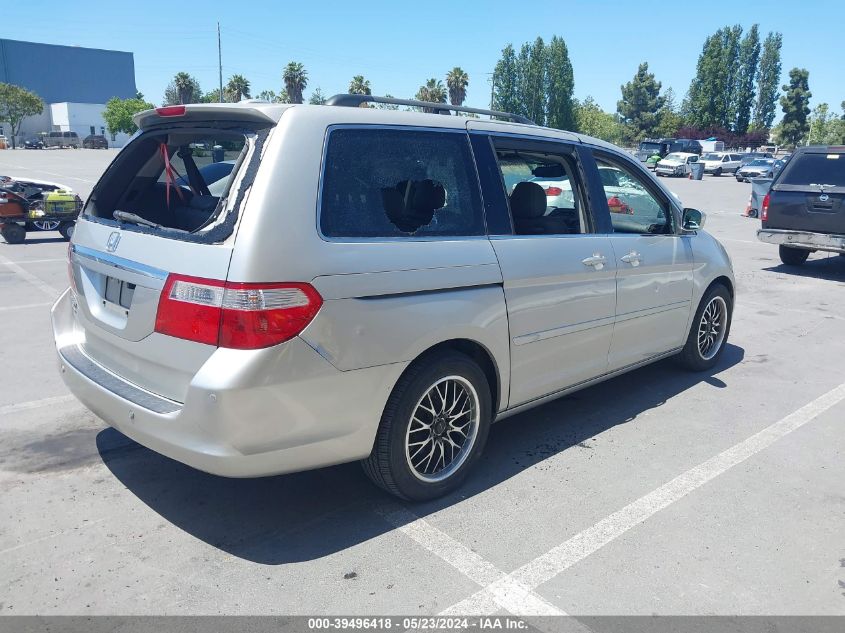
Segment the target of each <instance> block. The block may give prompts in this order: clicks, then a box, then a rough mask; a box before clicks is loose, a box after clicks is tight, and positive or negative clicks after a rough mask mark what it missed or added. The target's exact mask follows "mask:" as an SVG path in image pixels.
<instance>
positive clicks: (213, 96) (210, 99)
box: [199, 88, 220, 103]
mask: <svg viewBox="0 0 845 633" xmlns="http://www.w3.org/2000/svg"><path fill="white" fill-rule="evenodd" d="M199 101H200V103H220V88H215V89H214V90H212V91H211V92H206V93H205V94H204V95H203V96H202V97H200V99H199Z"/></svg>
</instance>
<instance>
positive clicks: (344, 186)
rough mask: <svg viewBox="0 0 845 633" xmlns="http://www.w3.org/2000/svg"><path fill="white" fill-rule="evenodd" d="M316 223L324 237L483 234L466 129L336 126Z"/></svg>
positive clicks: (479, 204)
mask: <svg viewBox="0 0 845 633" xmlns="http://www.w3.org/2000/svg"><path fill="white" fill-rule="evenodd" d="M320 229H321V231H322V233H323V235H325V236H327V237H426V236H469V235H483V234H484V232H485V230H484V218H483V214H482V209H481V199H480V196H479V192H478V182H477V177H476V174H475V169H474V164H473V159H472V154H471V153H470V149H469V142H468V140H467V138H466V134H465V133H463V132H450V131H431V132H427V131H417V130H393V129H384V128H373V129H363V128H357V129H337V130H333V131H332V132H331V135H330V136H329V142H328V148H327V151H326V157H325V166H324V172H323V189H322V207H321V212H320Z"/></svg>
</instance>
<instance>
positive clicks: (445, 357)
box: [362, 352, 492, 501]
mask: <svg viewBox="0 0 845 633" xmlns="http://www.w3.org/2000/svg"><path fill="white" fill-rule="evenodd" d="M491 400H492V398H491V395H490V386H489V385H488V383H487V378H486V376H485V375H484V372H483V371H482V370H481V368H480V367H479V366H478V365H477V364H476V363H475V362H474V361H473V360H472V359H470V358H469V357H467V356H465V355H463V354H460V353H457V352H445V353H440V354H435V355H430V356H427V357H423V358H421V359H419V360H417V361H416V362H415V363H414V364H413V365H411V367H410V368H409V369H408V370H407V371H406V372H405V374H403V376H402V378H400V379H399V382H398V383H397V385H396V387H394V389H393V393H391V395H390V398H389V399H388V401H387V405H386V406H385V408H384V413H383V414H382V418H381V423H380V425H379V429H378V432H377V434H376V440H375V444H374V446H373V451H372V453H371V454H370V456H369V457H368V458H367V459H366V460H364V461H363V462H362V464H363V466H364V472H365V473H366V474H367V476H368V477H369V478H370V479H372V481H373V482H374V483H375V484H377V485H378V486H380V487H381V488H384V489H385V490H387V491H388V492H390V493H392V494H394V495H396V496H397V497H401V498H403V499H409V500H413V501H422V500H425V499H433V498H435V497H440V496H442V495H444V494H446V493H448V492H451V491H452V490H454V489H455V488H457V487H458V486H459V485H460V484H461V483H462V482H463V480H464V479H465V478H466V476H467V474H468V473H469V471H470V470H471V468H472V466H473V465H474V464H475V462H476V461H477V460H478V458H479V456H480V455H481V452H482V451H483V450H484V445H485V444H486V443H487V435H488V433H489V430H490V421H491V419H492V402H491Z"/></svg>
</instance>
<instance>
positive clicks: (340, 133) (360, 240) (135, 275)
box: [52, 95, 734, 500]
mask: <svg viewBox="0 0 845 633" xmlns="http://www.w3.org/2000/svg"><path fill="white" fill-rule="evenodd" d="M362 101H373V102H386V103H393V104H404V105H411V106H415V107H418V108H422V107H425V108H428V109H429V110H430V111H433V112H435V114H428V113H423V112H411V111H392V110H382V109H375V108H360V107H344V106H357V105H359V104H360V103H361V102H362ZM455 111H457V112H458V113H460V112H462V111H469V112H473V113H480V114H490V115H493V116H494V117H495V118H499V119H506V120H492V118H491V120H483V119H480V118H468V117H460V116H440V114H449V113H450V112H455ZM438 113H439V114H438ZM136 122H137V124H138V127H139V132H138V133H137V134H136V135H135V136H134V137H133V138H132V139H131V141H130V142H129V143H128V144H127V145H126V147H125V148H124V149H123V150H122V151H121V152H120V153H119V154H118V155H117V157H116V158H115V160H114V162H113V163H112V164H111V165H110V166H109V167H108V169H107V170H106V171H105V173H104V174H103V176H102V177H101V179H100V181H99V182H98V183H97V185H96V186H95V188H94V190H93V192H92V194H91V196H90V197H89V199H88V201H87V204H86V206H85V209H84V211H83V213H82V214H81V215H80V218H79V221H78V222H77V225H76V230H75V232H74V234H73V239H72V243H71V245H70V249H69V256H70V262H69V271H70V273H69V274H70V288H69V289H68V290H67V291H66V292H65V293H64V294H63V295H62V296H61V298H60V299H59V300H58V301H57V303H56V304H55V306H54V307H53V309H52V315H53V328H54V331H55V339H56V345H57V349H58V360H59V364H60V368H61V372H62V376H63V377H64V380H65V382H66V383H67V385H68V386H69V388H70V389H71V391H72V392H73V393H74V394H75V395H76V396H77V397H78V398H79V399H80V400H81V401H82V402H83V403H84V404H85V405H86V406H87V407H89V408H90V409H91V410H92V411H93V412H95V413H96V414H97V415H98V416H100V417H101V418H102V419H103V420H104V421H105V422H106V423H107V424H109V425H111V426H113V427H114V428H116V429H118V430H119V431H120V432H122V433H124V434H126V435H127V436H129V437H130V438H132V439H134V440H136V441H137V442H139V443H141V444H143V445H144V446H147V447H149V448H151V449H153V450H155V451H158V452H160V453H162V454H164V455H167V456H169V457H171V458H173V459H176V460H179V461H181V462H184V463H186V464H189V465H191V466H194V467H196V468H198V469H201V470H204V471H207V472H210V473H216V474H219V475H225V476H230V477H256V476H264V475H273V474H279V473H288V472H293V471H299V470H304V469H310V468H317V467H321V466H327V465H330V464H338V463H342V462H349V461H354V460H361V461H362V463H363V465H364V470H365V472H366V473H367V474H368V475H369V477H370V478H372V480H373V481H374V482H375V483H376V484H378V485H379V486H381V487H383V488H384V489H386V490H388V491H390V492H391V493H393V494H395V495H398V496H400V497H403V498H406V499H414V500H419V499H428V498H432V497H435V496H438V495H441V494H444V493H446V492H448V491H450V490H452V489H454V488H455V487H456V486H458V485H459V484H460V483H461V481H462V480H463V479H464V478H465V477H466V476H467V475H468V473H469V472H470V471H471V469H472V467H473V464H474V463H475V462H476V461H477V460H478V458H479V455H480V454H481V452H482V451H483V449H484V445H485V442H486V440H487V435H488V432H489V429H490V425H491V423H492V422H493V421H494V420H499V419H503V418H506V417H508V416H510V415H513V414H515V413H518V412H521V411H525V410H527V409H529V408H530V407H534V406H537V405H539V404H541V403H543V402H546V401H548V400H549V399H551V398H556V397H559V396H561V395H563V394H566V393H569V392H572V391H574V390H577V389H581V388H583V387H586V386H588V385H591V384H594V383H596V382H598V381H601V380H605V379H607V378H610V377H612V376H616V375H619V374H621V373H622V372H626V371H630V370H633V369H636V368H637V367H641V366H643V365H645V364H647V363H650V362H653V361H655V360H658V359H661V358H665V357H669V356H676V357H677V358H678V359H679V361H680V363H681V364H682V365H684V366H686V367H687V368H689V369H693V370H704V369H708V368H710V367H712V366H713V365H714V364H715V363H717V361H718V360H719V357H720V355H721V353H722V352H723V350H724V348H725V343H726V341H727V338H728V334H729V330H730V322H731V314H732V308H733V303H734V278H733V272H732V269H731V263H730V260H729V259H728V256H727V254H726V252H725V249H724V248H723V247H722V246H721V245H720V244H719V242H717V241H716V240H715V239H714V238H713V237H712V236H710V235H709V234H707V233H706V232H704V231H703V230H702V225H703V221H704V216H703V214H702V213H700V212H699V211H696V210H694V209H683V208H681V206H680V205H679V203H678V201H677V199H676V198H675V197H674V196H673V195H672V194H670V193H669V191H668V190H666V189H665V188H664V187H663V186H662V185H661V184H660V183H659V182H657V180H656V179H655V178H654V177H653V176H652V175H651V174H649V173H648V172H647V171H646V170H645V169H644V168H643V167H641V165H640V164H639V162H638V161H636V160H635V159H633V157H631V156H629V155H627V154H626V153H625V152H623V151H621V150H620V149H618V148H616V147H614V146H612V145H609V144H607V143H604V142H602V141H598V140H595V139H592V138H588V137H585V136H581V135H578V134H573V133H569V132H563V131H560V130H552V129H547V128H543V127H539V126H536V125H533V124H531V123H530V122H528V121H526V120H525V119H522V118H521V117H518V116H514V115H508V114H505V113H495V112H488V111H481V110H475V109H472V108H460V107H454V106H449V105H446V104H435V103H419V102H412V101H405V100H396V99H386V98H381V97H370V96H365V95H338V96H337V97H334V98H332V99H330V100H329V102H328V104H327V105H325V106H309V105H280V104H269V103H256V102H246V103H244V102H242V103H240V104H198V105H187V106H168V107H163V108H158V109H156V110H149V111H146V112H142V113H141V114H139V115H137V116H136ZM215 146H219V147H222V148H223V151H222V152H215V153H211V152H205V151H202V150H198V149H196V148H202V147H215ZM216 161H220V162H224V161H225V162H229V163H230V164H229V165H227V168H226V170H225V171H226V172H227V174H224V176H223V177H224V180H223V181H220V182H215V186H214V188H213V190H212V189H211V188H210V187H209V183H207V182H206V181H205V179H204V178H203V175H202V174H203V173H210V172H211V171H214V170H213V169H210V168H209V167H208V166H209V165H212V164H214V162H216ZM611 172H612V173H611ZM537 179H541V180H543V179H545V180H549V179H551V180H553V181H554V183H555V187H556V188H557V189H561V190H564V189H565V190H566V191H567V192H568V194H567V195H566V196H562V195H556V192H555V191H551V188H550V187H546V188H544V186H543V184H541V183H540V182H536V180H537ZM608 183H609V184H608ZM619 183H624V186H620V185H619Z"/></svg>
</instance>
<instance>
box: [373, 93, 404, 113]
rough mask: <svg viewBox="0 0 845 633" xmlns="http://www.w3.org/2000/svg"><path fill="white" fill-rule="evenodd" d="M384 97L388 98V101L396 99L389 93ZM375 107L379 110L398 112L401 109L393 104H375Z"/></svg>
mask: <svg viewBox="0 0 845 633" xmlns="http://www.w3.org/2000/svg"><path fill="white" fill-rule="evenodd" d="M384 96H385V97H387V98H388V99H394V98H395V97H394V96H393V95H392V94H390V93H389V92H388V93H387V94H386V95H384ZM373 107H374V108H378V109H379V110H398V109H399V106H398V105H395V104H393V103H374V104H373Z"/></svg>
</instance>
